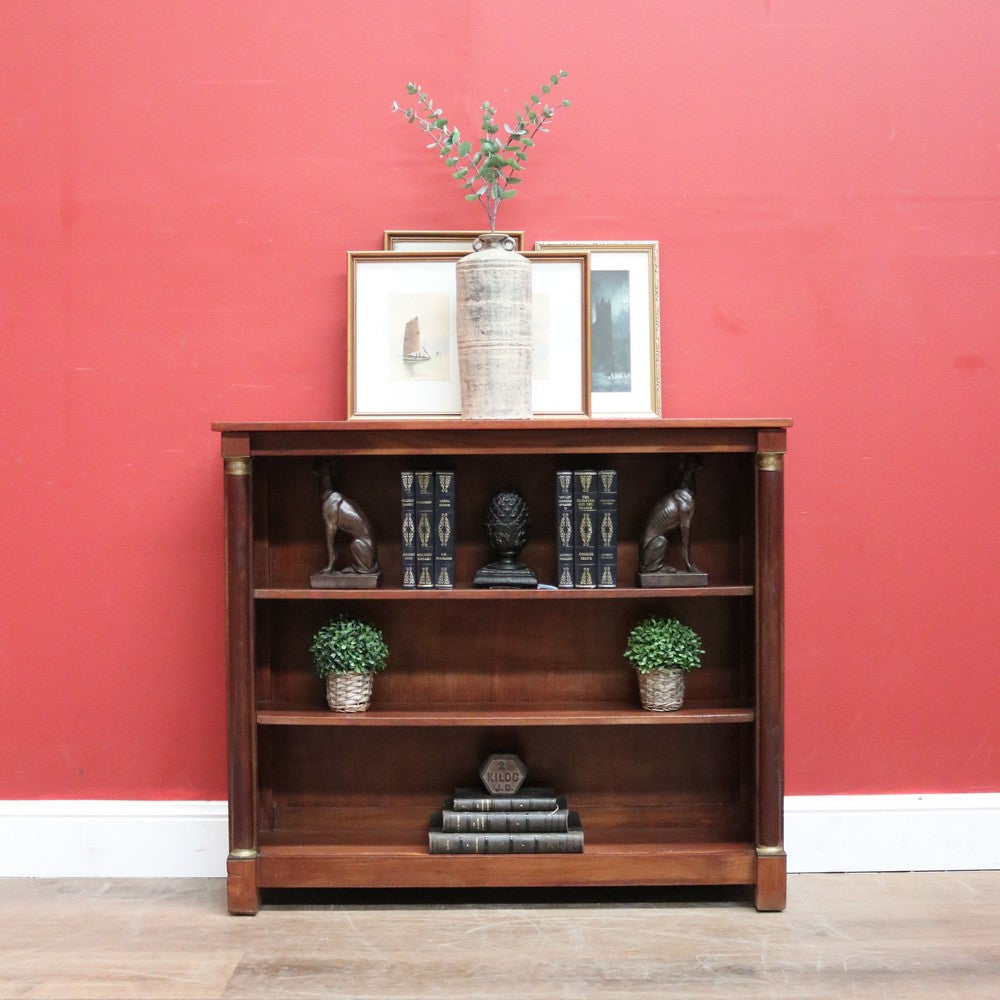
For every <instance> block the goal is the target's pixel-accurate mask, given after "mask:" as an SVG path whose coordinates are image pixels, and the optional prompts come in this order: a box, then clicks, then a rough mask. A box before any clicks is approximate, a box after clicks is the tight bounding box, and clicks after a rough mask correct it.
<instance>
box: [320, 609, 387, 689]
mask: <svg viewBox="0 0 1000 1000" xmlns="http://www.w3.org/2000/svg"><path fill="white" fill-rule="evenodd" d="M309 652H310V653H312V656H313V663H314V665H315V667H316V673H317V674H319V676H320V677H329V676H330V675H331V674H377V673H379V672H380V671H382V670H385V668H386V665H387V664H386V662H385V661H386V657H388V655H389V647H388V646H387V645H386V643H385V638H384V637H383V635H382V633H381V632H380V631H379V630H378V629H377V628H375V627H374V626H373V625H369V624H368V623H367V622H363V621H359V620H358V619H356V618H347V617H345V616H343V615H341V616H340V617H339V618H335V619H334V620H333V621H331V622H329V623H327V624H326V625H324V626H323V627H322V628H321V629H320V630H319V631H318V632H317V633H316V635H315V636H314V637H313V641H312V645H311V646H310V647H309Z"/></svg>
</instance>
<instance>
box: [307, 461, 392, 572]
mask: <svg viewBox="0 0 1000 1000" xmlns="http://www.w3.org/2000/svg"><path fill="white" fill-rule="evenodd" d="M316 474H317V475H318V476H319V478H320V482H321V484H322V485H321V495H322V497H323V502H322V510H323V526H324V528H325V529H326V554H327V564H326V566H325V567H324V568H323V569H322V570H320V573H321V574H324V575H329V574H332V573H334V572H337V570H335V569H334V565H335V563H336V561H337V535H338V534H343V535H347V536H348V537H349V538H350V539H351V542H350V545H349V546H348V551H349V552H350V556H351V561H350V565H347V566H344V567H343V568H342V569H340V570H339V572H341V573H358V574H363V575H366V576H372V575H375V574H377V573H378V572H379V565H378V555H377V553H376V551H375V533H374V531H372V526H371V522H370V521H369V520H368V518H367V517H366V516H365V514H364V511H362V510H361V508H360V507H358V505H357V504H355V503H354V502H353V501H351V500H348V498H347V497H345V496H344V495H343V494H342V493H340V492H339V491H337V490H335V489H334V488H333V463H331V462H323V463H321V464H320V465H319V466H318V467H317V469H316Z"/></svg>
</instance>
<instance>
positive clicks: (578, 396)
mask: <svg viewBox="0 0 1000 1000" xmlns="http://www.w3.org/2000/svg"><path fill="white" fill-rule="evenodd" d="M477 235H478V234H477ZM462 256H463V254H462V253H461V252H457V251H451V252H445V251H441V252H430V251H422V252H415V251H414V252H403V251H392V250H389V251H379V250H367V251H365V250H362V251H351V252H350V253H348V255H347V260H348V264H347V300H348V309H347V312H348V320H347V337H348V343H347V366H348V373H347V415H348V418H350V419H355V418H366V419H368V418H376V417H396V418H402V417H406V418H410V417H457V416H460V415H461V412H462V394H461V384H460V382H459V375H458V338H457V334H456V323H455V317H456V312H457V310H456V289H455V266H456V264H457V262H458V260H459V259H460V258H461V257H462ZM525 256H526V257H528V259H529V260H531V262H532V292H533V302H532V314H533V329H532V336H533V340H534V358H533V368H534V372H533V374H534V378H533V380H532V408H533V411H534V413H536V414H537V415H539V416H542V415H544V416H587V415H588V413H589V400H590V378H589V371H590V365H589V323H588V319H589V316H590V299H589V287H590V282H589V270H588V261H587V255H586V254H585V253H580V252H575V251H558V252H545V253H527V254H525Z"/></svg>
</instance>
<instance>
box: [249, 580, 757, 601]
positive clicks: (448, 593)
mask: <svg viewBox="0 0 1000 1000" xmlns="http://www.w3.org/2000/svg"><path fill="white" fill-rule="evenodd" d="M656 596H659V597H661V598H670V599H677V598H682V597H694V598H705V597H752V596H753V586H752V585H749V584H747V585H742V584H718V585H713V586H709V587H673V588H670V589H667V588H656V587H649V588H644V589H642V590H640V589H639V588H637V587H614V588H607V589H603V588H602V589H598V588H594V589H593V590H585V589H583V588H570V589H566V590H559V589H556V590H545V589H539V590H481V589H477V588H475V587H472V586H468V585H467V586H456V587H455V588H454V589H452V590H433V589H428V590H404V589H402V588H393V587H385V588H381V589H379V590H375V591H357V590H355V591H350V590H312V589H311V588H308V587H259V588H257V589H256V590H255V591H254V598H255V599H257V600H262V601H358V600H365V601H608V600H612V601H613V600H634V599H635V598H637V597H643V598H650V597H656Z"/></svg>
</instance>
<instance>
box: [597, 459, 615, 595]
mask: <svg viewBox="0 0 1000 1000" xmlns="http://www.w3.org/2000/svg"><path fill="white" fill-rule="evenodd" d="M597 586H598V587H607V588H610V587H617V586H618V473H617V472H616V471H615V470H614V469H601V470H600V471H599V472H598V473H597Z"/></svg>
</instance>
